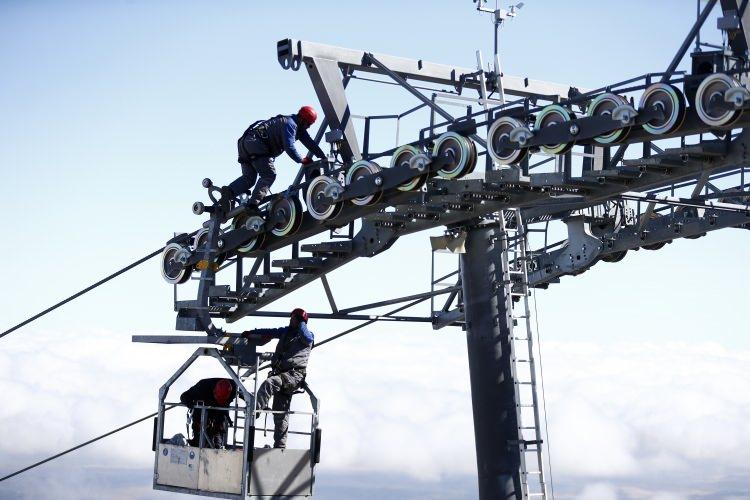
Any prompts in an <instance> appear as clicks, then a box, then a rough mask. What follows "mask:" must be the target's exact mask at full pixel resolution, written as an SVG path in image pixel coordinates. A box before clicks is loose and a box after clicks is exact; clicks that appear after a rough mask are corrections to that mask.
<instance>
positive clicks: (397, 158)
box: [391, 144, 427, 191]
mask: <svg viewBox="0 0 750 500" xmlns="http://www.w3.org/2000/svg"><path fill="white" fill-rule="evenodd" d="M420 153H421V151H420V150H419V149H418V148H416V147H415V146H412V145H410V144H407V145H405V146H401V147H400V148H398V149H397V150H396V151H394V152H393V156H391V168H394V167H398V166H400V165H407V166H408V165H409V160H411V159H412V158H414V157H415V156H416V155H418V154H420ZM426 180H427V175H426V174H425V175H420V176H417V177H414V178H413V179H411V180H409V181H407V182H405V183H403V184H401V185H400V186H399V187H398V190H399V191H416V190H417V189H419V188H421V187H422V186H423V185H424V183H425V181H426Z"/></svg>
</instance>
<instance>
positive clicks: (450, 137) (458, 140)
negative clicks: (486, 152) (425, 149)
mask: <svg viewBox="0 0 750 500" xmlns="http://www.w3.org/2000/svg"><path fill="white" fill-rule="evenodd" d="M432 156H435V157H438V158H441V159H444V160H445V164H444V165H443V166H442V167H441V168H440V169H439V170H438V172H437V173H438V175H439V176H440V177H442V178H443V179H456V178H458V177H461V176H463V175H466V174H468V173H469V172H471V170H473V168H474V165H476V149H474V151H473V152H472V141H471V140H469V139H467V138H466V137H464V136H462V135H460V134H457V133H455V132H446V133H444V134H443V135H441V136H440V137H438V138H437V140H436V141H435V145H434V146H433V148H432Z"/></svg>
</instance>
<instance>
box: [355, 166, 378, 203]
mask: <svg viewBox="0 0 750 500" xmlns="http://www.w3.org/2000/svg"><path fill="white" fill-rule="evenodd" d="M380 170H381V169H380V165H378V164H377V163H375V162H372V161H368V160H359V161H357V162H354V164H353V165H352V166H351V167H349V171H348V172H347V173H346V185H347V186H348V185H350V184H351V183H352V182H354V181H358V180H359V179H362V178H363V177H368V176H370V175H373V174H377V173H378V172H380ZM381 196H383V190H382V189H378V191H377V192H375V193H373V194H370V195H366V196H360V197H358V198H352V200H351V201H352V203H353V204H355V205H360V206H362V205H373V204H375V203H377V202H378V201H379V200H380V197H381Z"/></svg>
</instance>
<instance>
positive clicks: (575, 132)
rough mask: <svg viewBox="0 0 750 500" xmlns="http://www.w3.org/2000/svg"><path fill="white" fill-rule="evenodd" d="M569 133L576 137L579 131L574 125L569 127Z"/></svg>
mask: <svg viewBox="0 0 750 500" xmlns="http://www.w3.org/2000/svg"><path fill="white" fill-rule="evenodd" d="M569 131H570V135H578V132H580V131H581V129H580V128H579V127H578V125H577V124H575V123H574V124H572V125H571V126H570V129H569Z"/></svg>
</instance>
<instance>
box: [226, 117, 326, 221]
mask: <svg viewBox="0 0 750 500" xmlns="http://www.w3.org/2000/svg"><path fill="white" fill-rule="evenodd" d="M317 118H318V114H317V113H316V112H315V110H314V109H313V108H312V107H311V106H302V107H301V108H300V110H299V111H298V112H297V114H294V115H278V116H275V117H273V118H269V119H268V120H261V121H257V122H255V123H253V124H252V125H250V127H248V129H247V130H245V133H244V134H242V137H240V138H239V140H238V141H237V153H238V158H237V161H238V162H239V163H240V165H241V167H242V176H241V177H239V178H238V179H237V180H235V181H234V182H232V183H231V184H230V185H228V186H224V187H223V188H222V189H221V195H222V199H225V200H228V199H232V198H235V197H237V196H239V195H241V194H243V193H245V194H248V195H249V196H250V197H249V199H248V202H247V205H248V208H251V209H255V208H257V207H258V205H259V204H260V202H261V201H263V198H265V197H266V196H268V194H269V192H270V191H271V185H272V184H273V182H274V181H275V180H276V169H275V168H274V165H273V163H274V160H275V159H276V157H277V156H279V155H281V154H282V153H286V154H287V155H288V156H289V157H290V158H291V159H292V160H293V161H294V162H296V163H301V164H302V165H303V166H304V165H308V164H310V163H311V162H312V160H310V158H309V157H303V156H301V155H300V154H299V152H298V151H297V148H296V147H295V146H294V143H295V142H296V141H298V140H299V141H301V142H302V144H304V145H305V147H307V149H309V150H310V152H311V153H312V154H314V155H315V156H317V157H318V158H325V153H324V152H323V150H322V149H320V147H319V146H318V145H317V144H316V143H315V141H314V140H313V139H312V138H311V137H310V134H308V133H307V129H308V128H310V126H311V125H312V124H313V123H315V120H316V119H317ZM256 181H257V182H256ZM253 186H255V188H254V189H253ZM251 190H252V194H251Z"/></svg>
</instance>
